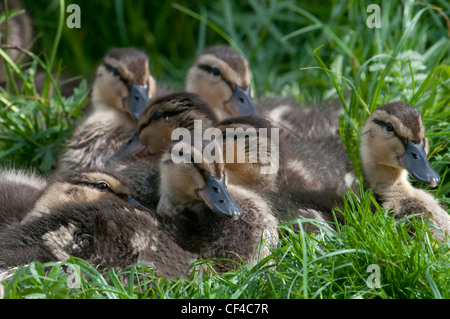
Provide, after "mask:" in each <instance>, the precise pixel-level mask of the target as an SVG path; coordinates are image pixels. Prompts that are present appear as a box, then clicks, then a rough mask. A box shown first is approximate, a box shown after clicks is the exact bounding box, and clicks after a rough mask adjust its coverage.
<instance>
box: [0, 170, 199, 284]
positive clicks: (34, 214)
mask: <svg viewBox="0 0 450 319" xmlns="http://www.w3.org/2000/svg"><path fill="white" fill-rule="evenodd" d="M131 196H132V193H131V189H130V188H129V187H128V185H127V184H126V183H125V182H123V181H122V180H120V179H118V178H117V177H115V176H113V175H111V174H109V173H106V172H104V171H82V172H72V173H68V174H66V175H61V176H57V177H55V178H54V179H53V180H51V181H50V182H49V186H48V187H47V188H46V190H45V191H44V193H43V195H42V196H41V197H40V199H39V200H38V202H37V203H36V205H35V206H34V208H33V209H32V210H31V212H30V213H29V214H28V215H27V217H26V218H24V219H23V220H22V221H21V222H20V223H16V224H14V225H9V226H8V227H5V228H4V229H3V230H2V231H0V267H1V268H7V267H12V266H16V265H22V264H26V263H29V262H31V261H33V260H37V261H40V262H47V261H65V260H67V259H68V258H69V256H75V257H78V258H82V259H84V260H86V261H87V262H89V263H90V264H91V265H93V266H100V268H101V269H103V268H106V269H108V268H115V269H117V270H120V269H122V268H124V267H126V266H129V265H131V264H133V263H136V262H146V263H152V264H153V265H154V266H155V267H156V271H157V272H158V273H161V274H164V275H166V276H169V277H179V276H185V275H187V274H188V272H189V265H190V263H191V262H192V261H193V260H195V258H196V256H195V254H193V253H190V252H187V251H184V250H183V249H182V248H181V247H180V246H179V245H177V244H176V243H175V241H174V239H173V236H172V235H171V234H170V233H169V232H167V231H165V230H163V229H162V227H161V226H160V224H159V223H158V221H157V220H156V218H155V216H156V212H154V211H151V210H148V209H146V208H145V207H143V206H141V205H140V204H139V203H137V202H136V201H135V200H132V199H131V198H132V197H131Z"/></svg>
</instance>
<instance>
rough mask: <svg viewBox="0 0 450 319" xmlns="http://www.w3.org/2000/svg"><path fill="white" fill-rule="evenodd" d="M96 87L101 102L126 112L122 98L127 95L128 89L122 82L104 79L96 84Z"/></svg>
mask: <svg viewBox="0 0 450 319" xmlns="http://www.w3.org/2000/svg"><path fill="white" fill-rule="evenodd" d="M97 88H98V92H99V97H100V100H101V102H103V103H105V104H107V105H111V106H113V107H115V108H117V109H119V110H122V111H124V112H128V110H127V107H126V105H125V104H124V99H126V98H127V96H128V90H127V88H126V87H125V85H124V84H123V83H121V82H120V81H114V80H106V79H105V80H103V81H101V82H99V83H98V84H97Z"/></svg>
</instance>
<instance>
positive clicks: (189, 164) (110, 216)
mask: <svg viewBox="0 0 450 319" xmlns="http://www.w3.org/2000/svg"><path fill="white" fill-rule="evenodd" d="M341 112H342V109H341V108H340V107H339V106H337V105H328V106H326V107H322V108H304V107H301V106H300V105H297V104H296V103H295V102H293V101H290V100H286V99H278V98H274V99H265V100H260V101H256V100H254V99H253V98H252V87H251V74H250V70H249V65H248V62H247V60H246V59H245V58H244V57H243V56H242V55H241V54H239V53H238V52H236V51H235V50H234V49H232V48H230V47H228V46H222V45H219V46H213V47H209V48H207V49H205V50H204V51H203V52H202V53H201V54H200V55H199V56H198V58H197V59H196V61H195V62H194V64H193V65H192V67H191V68H190V69H189V70H188V72H187V76H186V85H185V90H184V91H172V90H170V89H168V88H164V87H159V86H158V85H157V82H156V81H155V79H154V78H153V76H152V75H151V73H150V68H149V60H148V57H147V56H146V55H145V54H144V53H143V52H141V51H139V50H137V49H134V48H115V49H112V50H110V51H109V52H108V53H107V54H106V56H105V57H104V59H103V61H102V62H101V64H100V65H99V67H98V69H97V73H96V78H95V82H94V83H93V88H92V94H91V99H90V104H89V105H88V109H87V110H86V113H85V114H84V118H83V119H82V120H81V121H80V122H79V124H78V126H77V127H76V129H75V131H74V133H73V135H72V137H71V138H70V140H69V141H68V142H67V146H66V148H65V150H64V151H63V153H62V154H61V156H60V158H59V161H58V166H57V168H56V170H55V172H54V174H53V176H52V177H51V178H50V179H48V180H47V179H44V178H42V177H40V176H37V175H33V174H26V173H24V172H22V171H17V170H8V169H4V170H2V171H1V172H0V267H2V268H8V267H12V266H16V265H20V264H26V263H29V262H31V261H33V260H38V261H40V262H46V261H55V260H56V261H65V260H67V259H68V258H69V256H75V257H79V258H82V259H84V260H86V261H88V262H90V263H92V264H95V265H101V266H102V267H105V268H111V267H113V268H123V267H125V266H127V265H130V264H133V263H136V262H146V263H152V264H153V265H154V266H155V268H156V270H157V271H158V272H160V273H162V274H164V275H166V276H169V277H178V276H185V275H187V274H188V272H189V271H190V268H189V267H190V265H191V263H192V262H193V261H194V260H197V259H217V260H218V261H217V264H216V265H215V266H214V267H215V269H216V270H217V271H227V270H230V269H235V268H237V267H238V265H239V264H240V263H241V262H243V263H255V262H257V261H258V260H259V259H262V258H264V257H266V256H268V255H269V254H270V252H271V248H272V247H275V246H276V245H277V243H278V231H279V230H278V223H279V222H281V221H290V220H294V219H296V218H298V217H306V218H308V220H309V221H310V222H309V223H304V224H303V225H304V227H305V229H306V230H307V231H314V230H317V229H318V227H319V226H318V225H319V224H322V225H324V227H333V222H335V220H334V217H333V210H334V209H335V208H338V207H342V205H343V199H342V198H343V197H342V195H343V193H344V192H346V191H348V190H349V189H356V188H357V187H358V185H357V184H358V183H357V180H356V178H355V176H354V172H353V168H352V165H351V163H350V161H349V159H348V158H347V155H346V151H345V148H344V147H343V145H342V143H341V140H340V138H339V135H338V118H339V115H340V113H341ZM199 123H201V130H202V131H201V132H202V133H205V132H206V129H208V128H216V129H218V130H219V132H220V133H221V134H222V137H223V139H222V140H223V144H222V145H219V148H218V149H220V150H221V151H222V152H223V154H222V158H223V159H227V160H223V161H217V160H214V158H211V157H212V156H213V155H211V153H209V154H208V153H207V152H204V149H205V148H206V147H209V146H210V145H211V144H210V143H215V142H217V141H216V140H215V139H214V138H211V139H205V138H203V139H202V141H201V143H200V144H201V145H195V143H192V142H191V141H184V140H179V139H178V140H174V139H173V133H174V131H175V130H176V129H178V128H184V129H186V130H188V131H189V132H191V133H192V134H194V131H195V127H196V125H198V124H199ZM230 128H232V129H242V130H244V131H245V130H248V129H249V128H253V129H255V131H257V132H258V130H259V129H261V128H264V129H266V132H269V134H266V135H263V134H257V136H256V143H257V144H256V145H257V147H258V149H259V150H261V149H262V150H263V151H264V152H265V155H267V158H268V159H269V161H261V160H256V161H251V160H250V158H251V155H252V152H254V151H255V150H254V147H253V148H252V143H251V137H250V136H249V135H246V134H234V135H231V134H229V131H228V129H230ZM274 128H275V129H276V130H272V129H274ZM259 132H260V131H259ZM361 136H362V140H361V158H362V165H363V170H364V173H365V176H366V179H367V183H368V186H369V187H371V188H372V189H373V191H374V194H375V195H376V197H377V199H378V200H379V202H380V204H381V205H382V206H383V208H385V209H386V210H389V209H392V210H393V212H394V213H395V214H396V216H404V215H407V214H419V215H420V216H422V217H423V218H429V219H430V221H431V222H432V224H433V225H435V226H437V227H436V228H434V227H433V228H432V229H431V231H432V233H433V234H434V235H435V236H436V237H438V238H439V239H441V240H442V239H444V238H445V233H447V234H450V216H449V214H448V213H447V212H446V211H445V210H444V209H443V208H441V207H440V206H439V204H438V202H437V201H436V200H435V199H434V198H433V197H432V196H431V195H430V194H428V193H426V192H425V191H423V190H419V189H416V188H414V187H413V186H412V185H411V184H410V183H409V182H408V180H407V174H406V173H407V172H409V173H410V174H411V176H412V177H413V178H415V179H416V180H419V181H421V182H424V183H428V184H429V185H431V186H436V185H437V184H438V183H439V182H440V178H439V176H438V175H437V174H436V172H435V171H434V170H433V168H432V167H431V165H430V163H429V162H428V160H427V155H426V154H427V151H428V143H427V139H426V137H425V130H424V125H423V122H422V119H421V115H420V113H419V112H418V111H417V110H416V109H414V108H412V107H410V106H409V105H407V104H405V103H400V102H399V103H390V104H387V105H384V106H382V107H379V108H378V109H377V110H376V111H374V112H373V114H372V115H371V116H370V117H369V118H368V120H367V122H366V124H365V126H364V128H363V130H362V135H361ZM226 143H231V145H232V150H233V151H234V152H233V154H231V155H230V154H228V155H230V157H232V160H231V161H230V160H228V157H227V152H228V151H230V148H228V147H226V145H225V144H226ZM263 145H264V146H266V147H265V148H262V147H261V148H260V146H263ZM175 146H178V147H180V148H179V149H178V150H179V151H177V152H175V155H176V156H175V157H174V152H173V150H174V148H175ZM239 152H240V154H245V156H244V158H245V160H244V161H242V162H240V161H236V156H235V155H236V154H238V153H239ZM177 156H178V157H179V158H180V159H183V160H180V161H176V160H175V159H176V157H177ZM274 163H275V164H276V165H274ZM263 169H265V171H264V173H263ZM337 218H338V222H345V221H344V220H343V218H342V216H339V215H338V216H337ZM311 221H312V222H311Z"/></svg>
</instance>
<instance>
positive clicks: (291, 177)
mask: <svg viewBox="0 0 450 319" xmlns="http://www.w3.org/2000/svg"><path fill="white" fill-rule="evenodd" d="M216 127H217V128H219V129H220V130H221V131H222V132H223V136H224V138H225V139H224V147H223V149H224V158H226V160H225V168H226V171H227V174H228V176H229V180H230V181H231V182H232V183H237V184H239V185H242V186H244V187H250V188H251V189H254V190H257V191H258V192H259V193H262V194H264V196H265V198H269V199H270V200H269V202H271V203H274V205H275V207H278V208H274V211H275V214H276V215H277V217H278V218H279V219H280V220H282V221H288V220H291V219H293V218H295V217H298V216H308V217H311V218H315V219H318V220H321V221H328V222H330V221H333V218H332V210H333V209H335V208H337V207H341V206H343V198H342V195H343V193H344V192H345V191H347V190H348V189H349V187H352V186H354V185H353V183H354V181H355V179H354V178H350V177H351V176H353V175H352V174H353V170H352V167H351V163H350V161H349V159H348V158H347V155H346V152H345V149H344V148H343V147H340V146H341V145H340V144H339V143H338V142H339V141H340V140H334V141H333V140H330V139H327V140H326V141H322V143H323V144H322V143H317V142H311V141H303V142H302V143H301V144H297V143H295V144H292V145H291V144H289V143H288V141H286V140H281V141H280V136H279V129H278V128H277V127H274V126H273V125H272V123H271V122H270V121H269V120H267V119H264V118H261V117H257V116H241V117H236V118H231V119H228V120H225V121H222V122H219V123H218V124H217V125H216ZM261 129H262V130H261ZM239 130H240V132H242V133H240V132H239ZM233 131H235V132H234V133H233ZM251 132H255V133H254V134H255V135H254V136H252V133H251ZM230 150H231V152H232V154H234V158H231V161H230V160H229V159H228V157H227V153H228V152H229V151H230ZM236 154H243V155H244V156H243V158H242V159H241V160H240V161H239V160H237V158H236ZM252 156H253V160H251V158H252ZM324 162H325V163H327V164H326V166H325V165H324ZM280 204H282V205H281V206H280ZM313 212H314V213H313ZM340 218H341V219H342V216H340Z"/></svg>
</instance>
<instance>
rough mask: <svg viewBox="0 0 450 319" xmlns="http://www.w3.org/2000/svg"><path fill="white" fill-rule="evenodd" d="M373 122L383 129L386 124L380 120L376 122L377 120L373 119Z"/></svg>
mask: <svg viewBox="0 0 450 319" xmlns="http://www.w3.org/2000/svg"><path fill="white" fill-rule="evenodd" d="M373 122H374V123H375V124H378V125H380V126H382V127H385V126H386V122H384V121H380V120H377V119H373Z"/></svg>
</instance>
